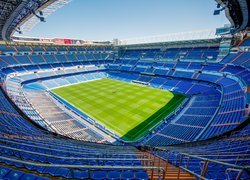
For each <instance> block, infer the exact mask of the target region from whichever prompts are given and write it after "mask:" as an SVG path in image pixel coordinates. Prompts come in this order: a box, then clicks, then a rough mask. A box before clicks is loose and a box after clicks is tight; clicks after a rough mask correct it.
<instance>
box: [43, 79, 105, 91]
mask: <svg viewBox="0 0 250 180" xmlns="http://www.w3.org/2000/svg"><path fill="white" fill-rule="evenodd" d="M101 79H106V78H96V79H90V80H86V81H81V82H77V83H72V84H66V85H62V86H57V87H54V88H48V89H47V90H48V91H51V90H54V89H60V88H63V87H67V86H73V85H77V84H83V83H87V82H90V81H98V80H101Z"/></svg>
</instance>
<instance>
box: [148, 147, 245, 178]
mask: <svg viewBox="0 0 250 180" xmlns="http://www.w3.org/2000/svg"><path fill="white" fill-rule="evenodd" d="M144 149H145V150H146V151H147V152H149V153H152V154H154V155H155V156H157V157H159V158H161V159H163V160H165V161H167V162H169V163H171V164H173V165H174V166H176V167H179V168H180V169H182V170H184V171H186V172H189V173H190V174H192V175H194V176H196V177H197V178H199V179H204V180H207V179H209V178H208V177H209V176H211V174H210V173H211V171H214V173H216V172H218V171H219V168H221V169H222V171H223V172H221V173H222V174H223V175H224V177H228V179H230V178H229V176H230V173H231V172H234V173H237V175H236V180H239V179H240V178H241V176H242V174H243V173H244V172H246V173H249V170H250V166H249V165H246V166H240V165H236V164H232V163H227V162H223V161H218V160H215V159H210V158H204V157H201V156H197V155H192V154H188V153H181V152H180V153H179V152H175V151H174V150H167V149H161V148H157V147H144ZM213 168H216V170H215V169H213ZM180 169H179V172H178V177H179V176H180ZM165 171H166V173H167V171H168V170H167V167H166V169H165ZM209 171H210V172H209ZM208 172H209V173H208Z"/></svg>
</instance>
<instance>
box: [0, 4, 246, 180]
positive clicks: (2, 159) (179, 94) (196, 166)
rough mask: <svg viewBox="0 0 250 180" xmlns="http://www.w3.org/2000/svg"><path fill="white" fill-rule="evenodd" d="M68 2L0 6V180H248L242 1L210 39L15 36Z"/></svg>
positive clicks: (228, 8)
mask: <svg viewBox="0 0 250 180" xmlns="http://www.w3.org/2000/svg"><path fill="white" fill-rule="evenodd" d="M181 2H182V1H180V4H181ZM70 3H71V0H29V1H24V0H2V1H0V7H1V8H0V179H3V180H19V179H20V180H47V179H94V180H101V179H109V180H119V179H124V180H147V179H159V180H164V179H171V180H174V179H181V180H189V179H190V180H191V179H202V180H208V179H228V180H233V179H236V180H241V179H250V125H249V121H250V118H249V116H250V106H249V104H250V1H249V0H213V3H214V5H215V6H214V7H213V8H214V12H212V16H213V17H217V16H218V15H221V14H222V13H224V14H225V15H223V16H224V17H225V19H227V20H228V22H229V23H230V24H226V25H225V26H223V27H217V28H216V29H214V30H202V31H200V30H197V31H195V32H184V33H178V32H176V33H172V34H167V35H162V36H161V35H159V36H155V37H153V36H151V37H143V38H134V39H133V38H131V39H117V38H114V39H113V40H107V41H106V40H98V41H96V40H81V39H71V38H66V37H62V38H46V37H47V35H46V33H44V34H43V37H44V38H39V37H32V36H22V33H23V32H24V31H29V30H30V29H32V28H33V27H34V26H35V25H37V24H38V23H45V24H46V23H47V22H46V21H47V19H49V15H51V14H54V13H58V14H59V15H60V10H59V9H61V8H62V7H65V6H68V5H69V4H70ZM96 6H98V4H97V5H96ZM131 6H132V5H131ZM183 16H185V14H184V15H183ZM197 16H199V14H197ZM100 21H101V20H100ZM190 23H195V22H194V21H193V22H192V21H190ZM131 31H133V30H131ZM72 32H73V30H72ZM104 38H105V37H104Z"/></svg>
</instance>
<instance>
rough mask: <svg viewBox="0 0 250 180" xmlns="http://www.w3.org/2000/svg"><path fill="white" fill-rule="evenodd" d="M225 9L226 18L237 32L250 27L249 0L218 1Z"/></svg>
mask: <svg viewBox="0 0 250 180" xmlns="http://www.w3.org/2000/svg"><path fill="white" fill-rule="evenodd" d="M216 2H218V3H219V4H220V5H221V6H222V7H223V8H225V11H226V16H227V18H228V20H229V21H230V22H231V24H232V25H233V27H234V28H235V32H239V31H242V30H244V29H246V28H249V27H250V14H249V12H250V1H249V0H216Z"/></svg>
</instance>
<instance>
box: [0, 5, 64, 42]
mask: <svg viewBox="0 0 250 180" xmlns="http://www.w3.org/2000/svg"><path fill="white" fill-rule="evenodd" d="M67 2H69V0H2V1H0V32H1V33H0V40H2V39H3V40H10V37H11V35H12V34H13V33H14V32H15V31H18V32H20V33H21V31H22V29H20V26H21V25H23V24H24V25H26V26H24V27H26V28H27V27H28V26H31V25H35V24H36V23H37V22H39V21H45V19H44V18H45V17H46V16H48V15H49V14H50V13H53V12H54V11H56V10H57V9H58V8H60V7H61V6H62V5H63V4H66V3H67ZM47 7H52V8H49V9H47V10H46V11H45V12H43V11H42V10H44V9H45V8H47ZM26 22H29V23H28V24H27V23H26Z"/></svg>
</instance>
